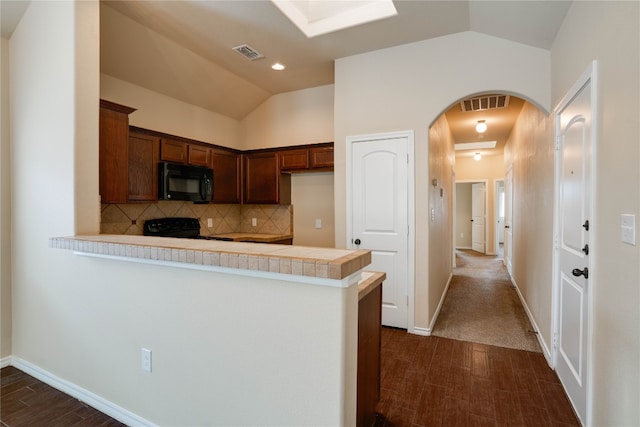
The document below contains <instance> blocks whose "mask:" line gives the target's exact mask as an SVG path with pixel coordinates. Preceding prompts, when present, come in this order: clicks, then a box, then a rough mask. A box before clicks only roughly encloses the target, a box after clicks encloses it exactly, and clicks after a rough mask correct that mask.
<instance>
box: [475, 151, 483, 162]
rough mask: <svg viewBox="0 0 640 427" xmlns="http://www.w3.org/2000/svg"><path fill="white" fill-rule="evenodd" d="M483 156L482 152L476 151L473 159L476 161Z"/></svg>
mask: <svg viewBox="0 0 640 427" xmlns="http://www.w3.org/2000/svg"><path fill="white" fill-rule="evenodd" d="M481 158H482V156H481V155H480V153H476V154H474V155H473V160H475V161H476V162H477V161H480V159H481Z"/></svg>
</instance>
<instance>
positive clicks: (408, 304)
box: [407, 295, 409, 307]
mask: <svg viewBox="0 0 640 427" xmlns="http://www.w3.org/2000/svg"><path fill="white" fill-rule="evenodd" d="M407 307H409V295H407Z"/></svg>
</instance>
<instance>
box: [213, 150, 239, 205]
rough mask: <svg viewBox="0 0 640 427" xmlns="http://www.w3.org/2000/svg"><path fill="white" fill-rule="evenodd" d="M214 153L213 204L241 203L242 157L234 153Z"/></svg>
mask: <svg viewBox="0 0 640 427" xmlns="http://www.w3.org/2000/svg"><path fill="white" fill-rule="evenodd" d="M212 151H213V152H212V164H213V202H214V203H240V201H241V188H242V163H241V161H242V156H241V155H240V154H239V153H234V152H232V151H223V150H212Z"/></svg>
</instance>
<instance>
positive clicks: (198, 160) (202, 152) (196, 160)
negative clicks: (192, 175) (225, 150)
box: [187, 144, 211, 168]
mask: <svg viewBox="0 0 640 427" xmlns="http://www.w3.org/2000/svg"><path fill="white" fill-rule="evenodd" d="M188 148H189V150H188V158H187V163H188V164H190V165H195V166H204V167H206V168H211V148H208V147H203V146H202V145H195V144H189V146H188Z"/></svg>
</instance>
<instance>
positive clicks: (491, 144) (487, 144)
mask: <svg viewBox="0 0 640 427" xmlns="http://www.w3.org/2000/svg"><path fill="white" fill-rule="evenodd" d="M497 143H498V141H480V142H461V143H459V144H456V145H455V149H456V151H459V150H484V149H491V148H496V144H497Z"/></svg>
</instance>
